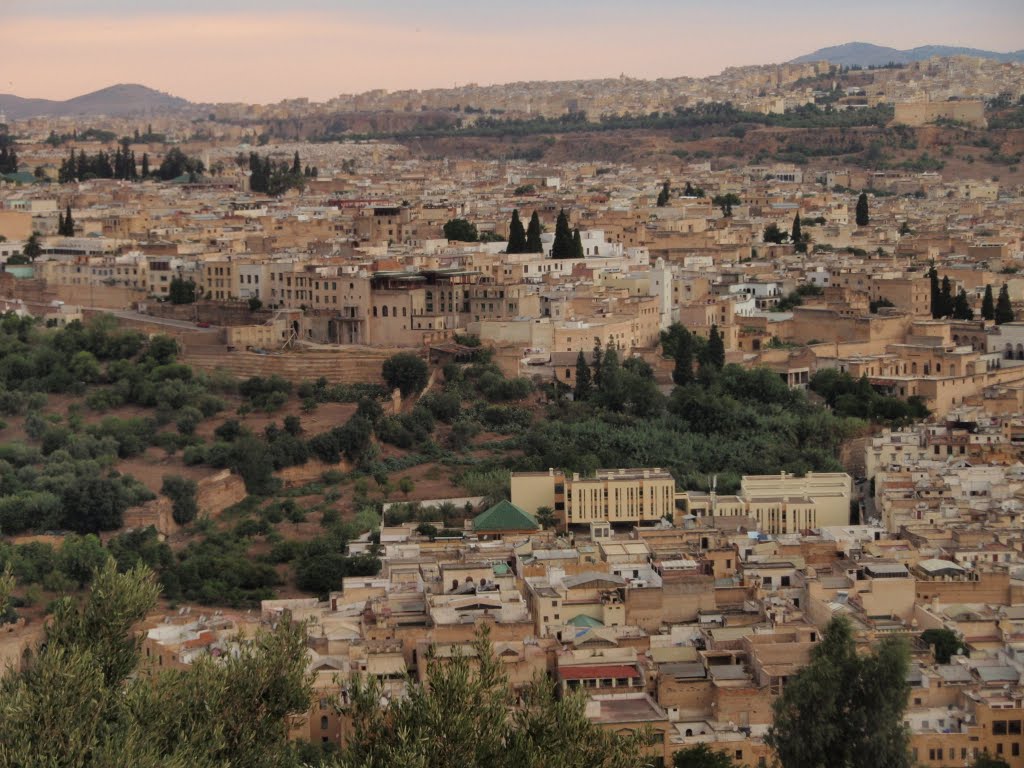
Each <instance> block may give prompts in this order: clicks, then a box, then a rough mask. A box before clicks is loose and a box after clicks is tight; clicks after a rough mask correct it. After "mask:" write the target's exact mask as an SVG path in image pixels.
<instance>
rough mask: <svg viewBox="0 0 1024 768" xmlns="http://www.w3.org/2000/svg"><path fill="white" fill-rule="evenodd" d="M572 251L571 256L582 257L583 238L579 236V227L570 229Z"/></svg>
mask: <svg viewBox="0 0 1024 768" xmlns="http://www.w3.org/2000/svg"><path fill="white" fill-rule="evenodd" d="M572 252H573V256H575V257H576V258H577V259H582V258H583V257H584V255H585V254H584V252H583V239H582V238H581V237H580V231H579V229H574V230H573V231H572Z"/></svg>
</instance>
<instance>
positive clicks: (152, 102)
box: [0, 83, 190, 120]
mask: <svg viewBox="0 0 1024 768" xmlns="http://www.w3.org/2000/svg"><path fill="white" fill-rule="evenodd" d="M189 104H190V102H188V101H186V100H185V99H179V98H178V97H177V96H171V95H170V94H167V93H162V92H160V91H155V90H153V89H152V88H147V87H146V86H144V85H135V84H125V83H122V84H119V85H112V86H110V87H109V88H102V89H101V90H98V91H93V92H92V93H87V94H84V95H82V96H76V97H75V98H73V99H68V100H66V101H51V100H49V99H26V98H22V97H20V96H14V95H13V94H9V93H4V94H0V112H4V113H5V114H6V115H7V117H8V118H10V119H13V120H20V119H24V118H29V117H69V116H75V115H86V116H96V115H110V116H125V115H139V114H148V113H153V112H161V111H166V110H171V109H181V108H183V107H187V106H189Z"/></svg>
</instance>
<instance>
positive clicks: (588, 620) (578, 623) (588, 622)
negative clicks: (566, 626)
mask: <svg viewBox="0 0 1024 768" xmlns="http://www.w3.org/2000/svg"><path fill="white" fill-rule="evenodd" d="M569 623H570V624H572V625H573V626H574V627H584V628H586V629H594V628H595V627H603V626H604V622H603V621H598V620H597V619H595V618H593V617H592V616H584V615H583V614H582V613H581V614H579V615H577V616H573V617H572V618H571V619H569Z"/></svg>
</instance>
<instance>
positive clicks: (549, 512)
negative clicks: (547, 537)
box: [537, 506, 558, 530]
mask: <svg viewBox="0 0 1024 768" xmlns="http://www.w3.org/2000/svg"><path fill="white" fill-rule="evenodd" d="M537 522H538V523H540V527H541V528H543V529H545V530H547V529H548V528H554V527H555V524H556V523H557V522H558V518H557V517H555V510H553V509H552V508H551V507H548V506H544V507H537Z"/></svg>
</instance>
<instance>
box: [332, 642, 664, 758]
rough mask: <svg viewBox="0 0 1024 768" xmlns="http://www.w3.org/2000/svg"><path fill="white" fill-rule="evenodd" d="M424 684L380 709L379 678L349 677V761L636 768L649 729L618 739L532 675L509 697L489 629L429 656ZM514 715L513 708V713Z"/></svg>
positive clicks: (580, 705) (579, 704)
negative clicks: (459, 648) (444, 653)
mask: <svg viewBox="0 0 1024 768" xmlns="http://www.w3.org/2000/svg"><path fill="white" fill-rule="evenodd" d="M426 663H427V667H428V679H429V683H428V684H424V685H420V684H415V683H412V684H410V691H409V696H408V697H407V698H403V699H396V700H393V701H391V702H390V703H389V704H388V705H387V706H386V707H384V708H382V707H381V705H380V702H381V700H382V695H383V689H382V688H381V686H380V683H379V682H378V681H377V680H376V679H366V678H355V679H354V680H353V682H352V686H351V690H350V694H351V701H352V704H351V707H350V710H349V714H350V715H351V717H352V719H353V728H352V736H353V739H352V742H351V744H350V745H349V746H348V748H347V749H346V750H344V751H343V752H342V755H341V765H342V766H344V767H345V768H391V767H392V766H396V765H401V766H407V767H411V768H450V767H451V766H461V768H506V767H507V768H641V766H645V765H648V764H649V763H648V759H647V758H646V757H645V756H644V751H645V747H644V745H645V737H646V734H645V733H639V734H636V735H634V736H632V737H623V736H620V735H618V734H614V733H611V732H609V731H605V730H603V729H601V728H600V727H598V726H596V725H594V724H593V723H591V722H590V721H589V720H588V719H587V718H586V716H585V714H584V706H585V698H584V697H583V696H582V695H573V696H569V697H567V698H564V699H558V698H556V697H555V696H554V692H553V690H552V688H551V687H550V685H548V684H546V683H543V682H540V681H538V682H536V683H534V684H533V685H532V686H530V687H529V688H528V690H527V691H526V692H525V693H524V695H523V697H522V698H523V702H522V705H521V706H519V707H517V708H515V709H511V707H512V705H513V704H514V702H515V697H514V695H513V691H512V688H511V686H510V685H509V681H508V677H507V675H506V674H505V672H504V670H503V669H502V662H501V661H500V660H499V659H498V658H497V657H496V656H495V654H494V650H493V648H492V646H491V642H490V639H489V637H488V634H487V632H486V630H484V631H481V632H480V633H479V634H478V635H477V637H476V639H475V641H474V642H473V645H472V651H471V652H470V653H467V654H466V655H464V656H455V657H454V658H451V659H439V658H435V657H430V658H428V659H427V661H426ZM510 712H511V714H510Z"/></svg>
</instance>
